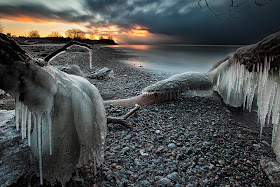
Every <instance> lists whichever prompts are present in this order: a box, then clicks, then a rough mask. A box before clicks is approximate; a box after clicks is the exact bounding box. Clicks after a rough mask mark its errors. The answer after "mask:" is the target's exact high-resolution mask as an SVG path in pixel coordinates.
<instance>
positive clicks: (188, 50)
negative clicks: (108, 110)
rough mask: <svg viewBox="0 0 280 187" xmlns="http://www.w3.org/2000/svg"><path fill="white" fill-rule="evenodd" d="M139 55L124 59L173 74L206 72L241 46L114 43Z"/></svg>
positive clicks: (115, 46) (126, 50) (135, 64)
mask: <svg viewBox="0 0 280 187" xmlns="http://www.w3.org/2000/svg"><path fill="white" fill-rule="evenodd" d="M110 47H114V48H117V49H121V50H123V51H125V52H127V53H130V54H132V55H135V56H137V57H136V58H131V59H130V60H126V61H124V62H125V63H128V64H131V65H133V66H136V67H144V68H147V69H152V70H159V71H163V72H167V73H171V74H177V73H182V72H200V73H206V72H207V71H208V70H209V69H210V68H211V67H212V65H213V64H214V63H215V62H217V61H219V60H221V59H222V58H223V57H225V56H226V55H227V54H229V53H230V52H234V51H236V49H237V48H238V47H240V46H220V45H205V46H204V45H203V46H201V45H200V46H193V45H114V46H110Z"/></svg>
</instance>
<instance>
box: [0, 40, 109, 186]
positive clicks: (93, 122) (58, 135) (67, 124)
mask: <svg viewBox="0 0 280 187" xmlns="http://www.w3.org/2000/svg"><path fill="white" fill-rule="evenodd" d="M0 36H1V38H0V39H1V40H0V49H1V50H0V57H1V58H0V83H1V84H0V87H1V89H3V90H5V91H7V92H9V93H11V95H13V96H14V97H15V98H16V109H15V111H16V112H15V113H16V126H17V129H19V127H21V132H22V136H23V137H26V134H27V138H28V143H29V144H30V146H31V150H32V153H33V156H34V158H35V159H34V162H35V163H37V164H38V165H39V169H38V170H39V173H40V176H41V184H42V182H43V178H45V179H48V180H49V181H50V182H54V181H56V180H59V181H61V182H62V183H65V182H66V181H68V180H69V178H70V177H71V176H72V172H73V169H74V168H75V167H76V165H84V164H88V163H89V160H92V159H93V158H95V159H97V162H100V161H101V160H102V158H101V157H99V155H100V153H101V152H102V147H103V145H104V142H105V136H106V129H107V125H106V121H107V118H106V114H105V109H104V105H103V100H102V98H101V96H100V94H99V91H98V90H97V88H96V87H94V86H93V85H92V84H90V82H88V81H87V80H86V79H84V78H82V77H80V76H75V75H68V74H66V73H63V72H61V71H59V70H57V69H56V68H54V67H52V66H43V67H40V66H39V65H38V64H40V63H38V62H37V61H36V60H32V58H31V57H29V56H28V55H27V54H26V53H25V51H23V50H22V49H21V48H20V47H19V46H18V45H17V44H16V43H15V42H14V41H13V40H11V39H10V38H8V37H6V36H5V35H0ZM35 169H36V168H35Z"/></svg>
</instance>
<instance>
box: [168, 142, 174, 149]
mask: <svg viewBox="0 0 280 187" xmlns="http://www.w3.org/2000/svg"><path fill="white" fill-rule="evenodd" d="M167 147H168V148H169V149H175V148H176V145H175V144H174V143H170V144H168V146H167Z"/></svg>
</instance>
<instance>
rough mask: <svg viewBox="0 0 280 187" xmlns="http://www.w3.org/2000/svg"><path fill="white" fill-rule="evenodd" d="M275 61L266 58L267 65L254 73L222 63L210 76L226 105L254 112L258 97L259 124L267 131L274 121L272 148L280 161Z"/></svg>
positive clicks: (278, 84) (279, 94) (279, 82)
mask: <svg viewBox="0 0 280 187" xmlns="http://www.w3.org/2000/svg"><path fill="white" fill-rule="evenodd" d="M272 61H273V57H265V61H264V63H263V64H257V65H254V66H253V70H252V72H250V71H248V70H247V69H246V67H245V65H243V64H240V63H239V62H238V61H233V62H231V63H230V60H227V61H225V62H224V63H222V64H221V65H220V66H219V67H218V68H216V69H214V70H213V71H212V72H210V73H209V76H214V77H215V78H214V82H215V89H216V90H217V91H218V92H219V94H220V95H221V96H222V97H223V99H224V102H225V103H226V104H229V105H231V106H234V107H240V106H242V105H243V107H244V109H245V108H246V109H247V110H249V111H250V112H251V110H252V103H253V100H254V97H256V99H257V107H258V121H259V123H260V125H261V131H260V134H262V131H263V127H264V126H265V125H268V124H269V123H270V120H271V119H272V124H273V133H272V147H273V148H274V151H275V153H276V155H277V156H278V159H280V132H279V131H280V128H279V124H280V123H279V116H280V70H277V69H273V70H274V72H273V70H271V69H270V63H271V62H272Z"/></svg>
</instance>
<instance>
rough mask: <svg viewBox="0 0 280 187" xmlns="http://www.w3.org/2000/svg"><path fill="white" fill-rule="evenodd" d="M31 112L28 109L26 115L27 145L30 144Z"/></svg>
mask: <svg viewBox="0 0 280 187" xmlns="http://www.w3.org/2000/svg"><path fill="white" fill-rule="evenodd" d="M31 122H32V121H31V112H30V111H28V116H27V138H28V146H30V145H31Z"/></svg>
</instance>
